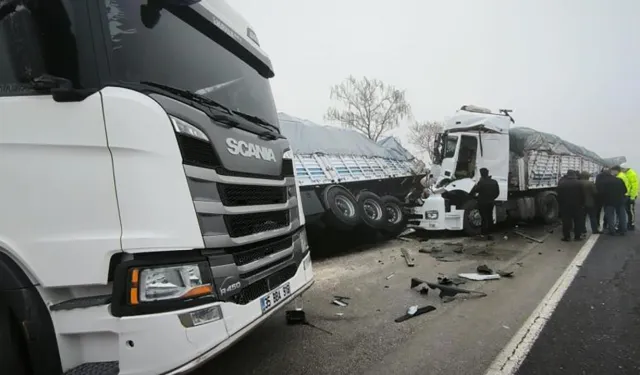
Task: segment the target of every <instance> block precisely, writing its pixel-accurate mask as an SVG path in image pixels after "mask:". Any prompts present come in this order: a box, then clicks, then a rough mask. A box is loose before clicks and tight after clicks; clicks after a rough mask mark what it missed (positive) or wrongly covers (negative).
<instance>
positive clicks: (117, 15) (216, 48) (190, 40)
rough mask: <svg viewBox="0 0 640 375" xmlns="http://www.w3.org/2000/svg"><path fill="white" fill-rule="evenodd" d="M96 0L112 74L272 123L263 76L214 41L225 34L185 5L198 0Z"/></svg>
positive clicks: (272, 112)
mask: <svg viewBox="0 0 640 375" xmlns="http://www.w3.org/2000/svg"><path fill="white" fill-rule="evenodd" d="M102 1H103V3H104V5H105V12H104V14H105V15H106V17H107V23H108V26H109V34H110V35H109V36H110V38H109V40H108V43H109V44H110V46H111V51H110V52H111V74H112V78H113V79H115V80H116V81H123V82H134V83H136V82H154V83H158V84H162V85H166V86H172V87H176V88H180V89H184V90H188V91H190V92H193V93H196V94H199V95H204V96H207V97H209V98H211V99H213V100H215V101H216V102H218V103H220V104H222V105H224V106H226V107H227V108H229V109H231V110H234V111H239V112H242V113H244V114H247V115H250V116H255V117H258V118H260V119H262V120H264V121H265V122H267V123H269V124H271V125H273V126H278V118H277V112H276V107H275V103H274V100H273V94H272V92H271V86H270V84H269V81H268V79H267V78H265V77H263V76H261V75H260V74H259V73H258V71H257V70H256V69H254V68H253V67H252V66H250V65H248V64H247V63H246V62H244V61H243V60H242V59H240V58H239V57H238V56H236V55H235V54H233V53H232V52H231V51H229V50H228V49H226V48H224V47H223V46H222V45H221V44H220V43H219V41H218V38H227V39H228V38H229V36H227V35H225V34H221V33H220V32H219V31H218V30H216V28H215V27H213V24H212V23H211V21H210V20H207V19H205V18H204V17H202V16H201V15H200V13H198V12H196V11H195V10H194V9H191V7H193V6H199V5H190V4H197V3H199V0H179V1H178V0H156V1H152V0H149V1H147V0H102ZM163 3H164V4H169V3H171V5H166V6H161V5H160V6H158V5H157V4H163ZM154 5H155V8H154V7H153V6H154ZM226 43H228V41H226Z"/></svg>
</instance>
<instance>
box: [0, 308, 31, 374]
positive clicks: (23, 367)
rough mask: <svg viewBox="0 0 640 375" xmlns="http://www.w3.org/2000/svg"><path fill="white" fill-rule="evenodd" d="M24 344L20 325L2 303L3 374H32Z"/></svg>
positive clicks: (0, 361) (0, 353)
mask: <svg viewBox="0 0 640 375" xmlns="http://www.w3.org/2000/svg"><path fill="white" fill-rule="evenodd" d="M23 342H24V341H23V340H22V337H21V334H20V329H19V326H18V324H17V323H16V322H15V321H14V320H13V319H12V317H11V313H10V310H9V308H8V307H7V306H6V305H5V304H4V303H3V302H2V301H0V348H2V349H1V350H0V368H1V369H2V370H3V371H2V373H3V374H4V373H6V374H12V375H14V374H15V375H27V374H29V373H30V371H28V367H27V366H28V365H27V363H26V359H27V358H26V351H25V348H24V346H23V345H21V344H22V343H23Z"/></svg>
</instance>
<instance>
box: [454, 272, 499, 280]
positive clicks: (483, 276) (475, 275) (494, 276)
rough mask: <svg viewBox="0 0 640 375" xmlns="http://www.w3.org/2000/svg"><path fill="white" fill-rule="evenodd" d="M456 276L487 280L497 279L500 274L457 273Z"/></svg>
mask: <svg viewBox="0 0 640 375" xmlns="http://www.w3.org/2000/svg"><path fill="white" fill-rule="evenodd" d="M458 276H460V277H463V278H465V279H469V280H473V281H487V280H499V279H500V275H498V274H491V275H487V274H480V273H459V274H458Z"/></svg>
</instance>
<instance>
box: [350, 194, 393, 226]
mask: <svg viewBox="0 0 640 375" xmlns="http://www.w3.org/2000/svg"><path fill="white" fill-rule="evenodd" d="M356 199H357V201H358V210H359V212H358V213H359V214H360V218H361V219H362V221H363V222H364V223H365V224H366V225H367V226H369V227H371V228H374V229H382V228H386V227H387V217H388V215H387V210H386V209H385V206H384V203H383V202H382V200H381V199H380V197H379V196H378V194H375V193H372V192H370V191H366V190H362V191H360V192H359V193H358V195H357V196H356Z"/></svg>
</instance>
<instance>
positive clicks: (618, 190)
mask: <svg viewBox="0 0 640 375" xmlns="http://www.w3.org/2000/svg"><path fill="white" fill-rule="evenodd" d="M619 173H620V169H619V167H613V168H611V174H610V175H609V176H603V177H602V178H601V180H600V187H599V188H598V189H599V190H598V192H600V193H601V196H602V203H603V205H604V216H605V219H606V221H607V224H608V226H607V232H608V233H609V234H610V235H615V234H616V219H617V227H618V233H620V234H621V235H624V234H625V232H626V231H627V213H626V212H625V206H624V204H625V201H626V199H627V198H626V195H627V187H626V186H625V184H624V180H623V179H621V178H617V177H616V176H617V175H618V174H619Z"/></svg>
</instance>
